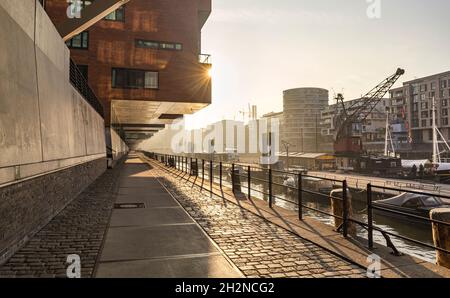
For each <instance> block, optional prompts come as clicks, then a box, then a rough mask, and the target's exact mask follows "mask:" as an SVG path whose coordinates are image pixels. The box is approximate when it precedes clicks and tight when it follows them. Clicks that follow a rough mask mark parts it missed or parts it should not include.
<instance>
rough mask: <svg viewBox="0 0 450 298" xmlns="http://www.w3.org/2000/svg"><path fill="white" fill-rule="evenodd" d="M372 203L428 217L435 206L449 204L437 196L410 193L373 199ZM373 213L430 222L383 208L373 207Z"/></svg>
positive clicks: (425, 222)
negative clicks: (377, 199)
mask: <svg viewBox="0 0 450 298" xmlns="http://www.w3.org/2000/svg"><path fill="white" fill-rule="evenodd" d="M373 205H374V206H376V207H382V208H385V209H389V210H393V211H399V212H402V213H406V214H411V215H416V216H421V217H424V218H430V211H431V210H433V209H435V208H450V205H448V204H446V203H444V202H443V201H442V199H440V198H439V197H435V196H429V195H420V194H412V193H402V194H400V195H398V196H395V197H392V198H389V199H384V200H379V201H375V202H373ZM374 213H377V214H380V215H381V214H382V215H384V216H390V217H399V218H403V219H407V220H408V221H414V222H421V223H424V224H430V223H429V222H427V221H425V220H420V219H417V218H413V217H411V216H407V215H403V214H396V213H392V212H388V211H384V210H378V209H374Z"/></svg>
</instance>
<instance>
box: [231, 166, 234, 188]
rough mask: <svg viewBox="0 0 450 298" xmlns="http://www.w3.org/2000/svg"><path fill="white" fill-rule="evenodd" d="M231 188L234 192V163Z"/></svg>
mask: <svg viewBox="0 0 450 298" xmlns="http://www.w3.org/2000/svg"><path fill="white" fill-rule="evenodd" d="M231 189H232V191H233V193H234V163H233V164H231Z"/></svg>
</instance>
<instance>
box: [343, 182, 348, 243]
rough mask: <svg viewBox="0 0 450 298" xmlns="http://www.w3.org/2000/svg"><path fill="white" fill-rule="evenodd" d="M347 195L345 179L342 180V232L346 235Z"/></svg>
mask: <svg viewBox="0 0 450 298" xmlns="http://www.w3.org/2000/svg"><path fill="white" fill-rule="evenodd" d="M347 199H348V196H347V180H344V181H342V234H343V235H344V237H347V234H348V201H347Z"/></svg>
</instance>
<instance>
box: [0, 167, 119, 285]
mask: <svg viewBox="0 0 450 298" xmlns="http://www.w3.org/2000/svg"><path fill="white" fill-rule="evenodd" d="M120 170H121V166H118V167H117V168H115V169H114V170H108V171H106V172H105V173H104V174H103V175H102V176H101V177H100V178H99V179H97V180H96V181H95V182H94V183H93V184H92V185H91V186H89V187H88V188H87V189H86V190H85V191H84V192H83V193H81V194H80V195H79V196H78V197H77V198H75V199H74V200H73V201H72V202H71V203H70V204H69V205H68V206H67V207H66V208H65V209H64V210H63V211H62V212H60V213H59V214H58V215H57V216H56V217H55V218H53V220H51V221H50V223H49V224H48V225H47V226H45V227H44V228H43V229H42V230H41V231H39V232H38V233H37V234H36V235H35V236H34V237H33V238H31V239H30V241H29V242H28V243H26V245H25V246H24V247H22V248H21V249H20V250H19V251H18V252H17V253H16V254H15V255H14V256H13V257H12V258H10V259H9V260H8V262H7V263H6V264H4V265H3V266H0V277H66V270H67V266H68V264H67V263H66V261H67V256H68V255H70V254H78V255H79V256H80V259H81V262H82V264H81V265H82V266H81V276H82V277H90V276H92V275H93V273H94V268H95V264H96V260H97V257H98V254H99V252H100V249H101V245H102V241H103V237H104V234H105V230H106V228H107V226H108V222H109V217H110V214H111V209H112V207H113V204H114V200H115V186H116V185H117V179H118V177H119V173H120Z"/></svg>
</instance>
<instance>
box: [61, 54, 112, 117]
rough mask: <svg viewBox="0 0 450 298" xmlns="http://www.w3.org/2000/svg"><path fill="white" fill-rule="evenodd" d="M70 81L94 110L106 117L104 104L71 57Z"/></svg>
mask: <svg viewBox="0 0 450 298" xmlns="http://www.w3.org/2000/svg"><path fill="white" fill-rule="evenodd" d="M70 83H72V86H73V87H74V88H75V89H77V90H78V92H80V94H81V96H83V98H84V99H85V100H86V101H87V102H88V103H89V104H90V105H91V106H92V107H93V108H94V110H95V111H97V113H99V114H100V115H101V116H102V117H103V118H104V117H105V115H104V112H103V106H102V104H101V103H100V101H99V100H98V98H97V96H96V95H95V94H94V92H93V91H92V89H91V87H89V84H88V82H87V81H86V79H85V78H84V76H83V74H82V73H81V71H80V70H79V69H78V67H77V65H76V64H75V62H73V60H72V59H70Z"/></svg>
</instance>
